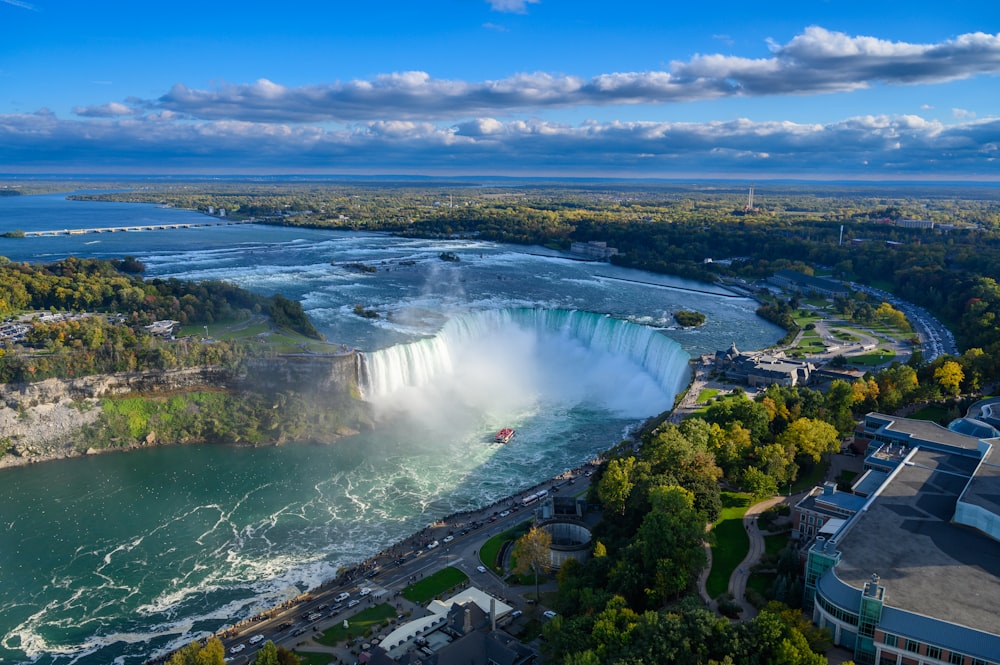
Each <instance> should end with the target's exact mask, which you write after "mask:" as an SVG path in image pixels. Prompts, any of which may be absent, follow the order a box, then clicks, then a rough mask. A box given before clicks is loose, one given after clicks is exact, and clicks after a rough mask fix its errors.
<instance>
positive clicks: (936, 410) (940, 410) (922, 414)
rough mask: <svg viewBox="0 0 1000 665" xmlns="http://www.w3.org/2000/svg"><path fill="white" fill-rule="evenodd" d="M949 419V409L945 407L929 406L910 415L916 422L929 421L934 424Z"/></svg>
mask: <svg viewBox="0 0 1000 665" xmlns="http://www.w3.org/2000/svg"><path fill="white" fill-rule="evenodd" d="M947 417H948V409H946V408H944V407H943V406H934V405H928V406H925V407H923V408H922V409H919V410H917V411H914V412H913V413H912V414H910V418H913V419H914V420H929V421H931V422H932V423H939V422H941V421H942V420H944V419H945V418H947Z"/></svg>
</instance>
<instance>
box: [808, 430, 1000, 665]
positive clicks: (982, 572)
mask: <svg viewBox="0 0 1000 665" xmlns="http://www.w3.org/2000/svg"><path fill="white" fill-rule="evenodd" d="M998 443H1000V439H998V438H979V437H976V436H969V435H967V434H962V433H960V432H956V431H953V430H951V429H947V428H944V427H941V426H940V425H937V424H934V423H930V422H926V421H920V420H911V419H908V418H899V417H895V416H889V415H885V414H880V413H869V414H868V415H866V416H865V419H864V422H863V423H862V424H861V426H860V428H859V431H858V435H857V436H856V441H855V444H854V445H855V446H858V445H863V446H865V450H866V457H865V468H866V469H867V472H866V474H865V476H863V477H862V478H861V479H859V481H858V482H857V483H855V493H856V494H857V496H858V497H859V500H855V505H854V508H856V510H854V512H853V514H852V515H850V516H849V517H847V518H846V519H845V520H844V521H843V523H842V524H841V525H839V526H838V527H836V528H831V529H827V530H826V533H823V534H818V535H817V536H815V538H814V539H813V541H812V544H811V546H809V548H808V553H807V559H806V576H805V592H804V596H803V605H804V607H805V608H806V611H807V612H810V613H811V615H812V619H813V621H814V622H815V623H816V624H818V625H820V626H822V627H827V628H829V629H830V630H831V631H832V633H833V636H834V642H835V644H838V645H841V646H844V647H847V648H849V649H853V650H854V660H855V662H857V663H859V665H862V664H864V665H875V664H877V665H886V664H889V663H892V664H895V665H899V664H904V665H932V664H933V665H940V664H942V663H946V664H949V665H952V664H954V665H997V664H998V663H1000V458H998V456H997V455H998V453H996V448H997V444H998ZM858 490H861V491H860V492H859V491H858ZM841 505H843V504H841ZM804 514H805V513H804ZM830 524H831V521H830V520H827V521H826V524H824V529H826V527H827V526H828V525H830Z"/></svg>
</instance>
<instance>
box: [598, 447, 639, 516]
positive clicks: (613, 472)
mask: <svg viewBox="0 0 1000 665" xmlns="http://www.w3.org/2000/svg"><path fill="white" fill-rule="evenodd" d="M634 471H635V458H634V457H616V458H615V459H613V460H611V461H610V462H608V465H607V468H606V469H605V471H604V475H603V476H601V482H600V484H599V485H598V486H597V496H598V498H599V499H600V500H601V503H602V504H604V507H605V508H607V509H608V510H609V511H611V512H614V513H618V514H619V515H624V514H625V505H626V503H627V502H628V497H629V495H630V494H631V493H632V488H633V487H635V483H634V481H633V479H632V474H633V472H634Z"/></svg>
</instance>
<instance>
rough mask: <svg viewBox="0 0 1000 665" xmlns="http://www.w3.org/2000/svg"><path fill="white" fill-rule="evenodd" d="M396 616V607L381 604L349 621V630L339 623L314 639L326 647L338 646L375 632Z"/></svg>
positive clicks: (363, 611)
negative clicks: (366, 633) (369, 632)
mask: <svg viewBox="0 0 1000 665" xmlns="http://www.w3.org/2000/svg"><path fill="white" fill-rule="evenodd" d="M395 616H396V608H395V607H393V606H392V605H389V604H388V603H381V604H379V605H375V606H374V607H369V608H368V609H366V610H362V611H361V612H359V613H357V614H355V615H354V616H353V617H350V618H349V619H347V628H344V624H343V622H341V623H337V624H334V625H333V626H332V627H331V628H327V629H326V630H324V631H323V634H322V635H319V636H317V637H314V638H313V639H314V640H315V641H317V642H319V643H320V644H325V645H326V646H330V647H332V646H336V645H338V644H340V643H341V642H343V641H344V640H352V639H354V638H355V637H360V636H362V635H364V634H365V632H368V631H374V630H375V629H376V628H378V627H379V626H381V625H382V624H383V623H385V622H387V621H388V620H389V619H393V618H395Z"/></svg>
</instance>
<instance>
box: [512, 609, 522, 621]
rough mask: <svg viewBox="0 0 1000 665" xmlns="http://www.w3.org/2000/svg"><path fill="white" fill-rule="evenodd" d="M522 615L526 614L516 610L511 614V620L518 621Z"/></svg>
mask: <svg viewBox="0 0 1000 665" xmlns="http://www.w3.org/2000/svg"><path fill="white" fill-rule="evenodd" d="M522 614H524V612H522V611H521V610H514V611H513V612H511V613H510V618H511V619H516V618H517V617H519V616H521V615H522Z"/></svg>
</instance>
